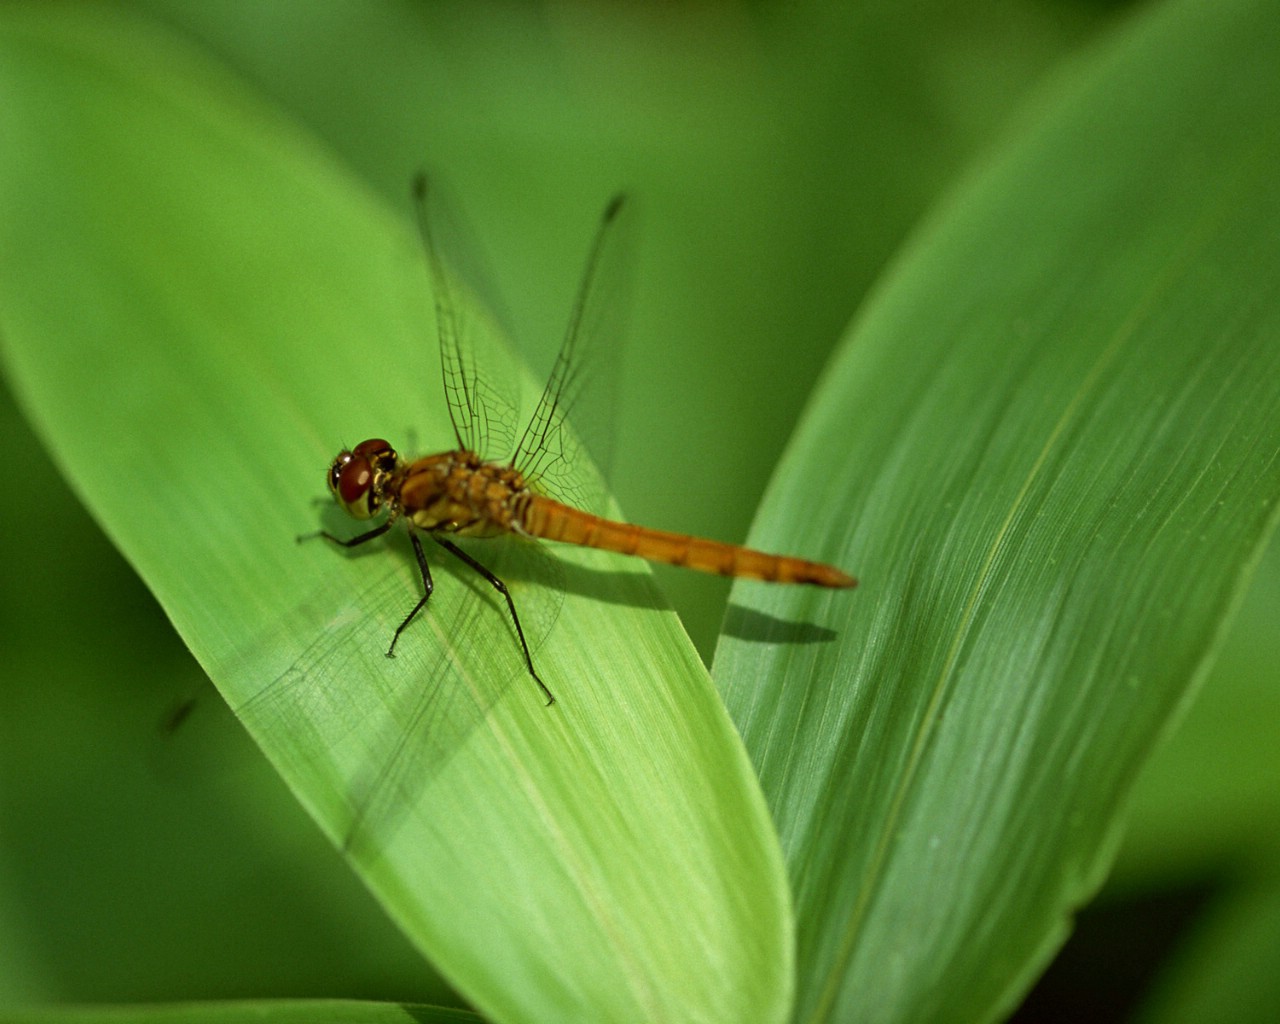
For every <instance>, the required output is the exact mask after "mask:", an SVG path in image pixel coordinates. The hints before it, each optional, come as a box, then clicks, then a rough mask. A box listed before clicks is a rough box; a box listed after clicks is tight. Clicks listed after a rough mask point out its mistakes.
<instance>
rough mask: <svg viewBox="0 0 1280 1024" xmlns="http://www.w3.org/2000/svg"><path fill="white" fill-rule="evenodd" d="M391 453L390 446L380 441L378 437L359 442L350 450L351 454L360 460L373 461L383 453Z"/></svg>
mask: <svg viewBox="0 0 1280 1024" xmlns="http://www.w3.org/2000/svg"><path fill="white" fill-rule="evenodd" d="M389 451H391V444H390V443H389V442H387V441H384V440H382V438H380V437H371V438H369V440H367V441H361V442H360V443H359V444H358V445H356V446H355V447H354V448H352V449H351V454H352V455H354V456H355V457H356V458H358V459H360V458H363V459H373V458H376V457H377V456H379V455H382V454H383V453H385V452H389Z"/></svg>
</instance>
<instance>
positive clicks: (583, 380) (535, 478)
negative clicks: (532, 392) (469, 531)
mask: <svg viewBox="0 0 1280 1024" xmlns="http://www.w3.org/2000/svg"><path fill="white" fill-rule="evenodd" d="M632 205H633V204H632V203H631V202H630V201H629V200H628V199H627V197H626V196H624V195H616V196H614V197H613V199H611V200H610V201H609V204H608V205H607V206H606V207H605V210H604V214H603V215H602V217H601V219H600V224H599V227H598V228H597V230H596V235H595V240H594V241H593V242H592V245H591V250H590V253H589V255H588V257H587V264H586V269H585V270H584V272H583V275H582V283H581V284H580V285H579V287H578V294H577V296H576V298H575V300H574V303H573V308H572V311H571V313H570V316H569V325H568V328H567V329H566V331H565V335H564V340H563V341H562V342H561V344H560V350H559V352H558V353H557V355H556V360H555V363H554V365H553V366H552V368H551V374H550V376H549V377H548V379H547V385H546V387H545V388H544V389H543V391H542V397H541V398H540V399H539V401H538V404H537V407H536V408H535V409H534V413H533V416H532V418H531V419H530V420H529V423H528V426H527V427H526V428H525V431H524V433H523V434H522V435H521V437H520V441H519V443H518V444H517V446H516V453H515V458H514V459H513V460H512V461H513V464H514V465H515V467H516V468H517V469H519V470H520V471H521V472H522V473H524V475H525V478H526V479H527V480H529V481H530V483H531V484H533V486H535V487H536V488H537V489H539V490H541V491H543V492H544V493H547V494H549V495H551V496H552V497H555V498H557V499H559V500H560V501H563V502H566V503H567V504H570V505H574V506H576V507H578V508H583V509H586V510H587V511H590V512H599V513H603V512H605V511H607V510H606V509H605V508H604V507H603V506H604V504H605V496H606V489H605V486H604V483H603V480H602V478H601V476H600V473H599V472H598V470H607V468H608V462H609V458H610V455H611V450H612V443H611V442H612V425H613V423H614V422H615V420H616V415H615V413H616V404H615V402H616V390H617V389H616V381H617V375H618V363H619V356H620V353H621V350H622V347H623V337H624V334H625V331H624V327H625V317H626V313H627V311H628V309H629V307H630V285H631V278H632V274H631V269H632V268H631V254H632V252H633V246H632V244H631V236H632V232H633V226H632V221H633V217H632ZM570 414H572V416H573V428H571V427H570V425H569V423H568V419H567V418H568V417H569V415H570ZM574 428H576V433H575V429H574ZM584 445H585V448H586V449H587V455H586V456H584V455H583V452H582V449H583V447H584ZM593 460H594V462H595V468H593V467H592V466H591V464H590V463H591V462H592V461H593Z"/></svg>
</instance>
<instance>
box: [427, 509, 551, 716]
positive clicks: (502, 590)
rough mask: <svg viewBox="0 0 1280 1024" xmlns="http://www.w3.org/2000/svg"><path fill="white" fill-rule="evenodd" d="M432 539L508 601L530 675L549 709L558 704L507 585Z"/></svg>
mask: <svg viewBox="0 0 1280 1024" xmlns="http://www.w3.org/2000/svg"><path fill="white" fill-rule="evenodd" d="M431 539H432V540H434V541H435V542H436V543H437V544H439V545H440V546H441V547H442V548H444V549H445V550H446V551H447V552H449V554H451V555H453V556H454V557H455V558H457V559H458V560H459V561H461V562H463V563H464V564H466V565H468V566H470V567H471V568H472V569H474V570H475V571H476V572H478V573H479V574H480V575H481V576H483V577H484V578H485V579H486V580H488V581H489V584H490V586H492V587H493V589H494V590H496V591H497V592H498V593H499V594H501V595H502V596H503V597H505V598H506V599H507V607H508V608H509V609H510V610H511V621H512V622H514V623H515V626H516V636H518V637H519V638H520V649H521V650H522V651H524V663H525V664H526V665H528V666H529V675H531V676H533V681H534V682H535V683H537V684H538V688H539V689H540V690H542V692H543V694H544V695H545V696H546V698H547V707H550V706H551V705H552V704H554V703H555V702H556V699H555V697H554V696H552V694H551V691H550V690H548V689H547V684H546V683H544V682H543V681H542V677H541V676H539V675H538V672H537V670H536V669H535V668H534V667H533V656H532V655H531V654H530V653H529V644H528V643H527V642H526V641H525V638H524V629H523V628H522V627H521V625H520V616H519V615H517V614H516V603H515V602H514V601H513V600H511V594H510V592H509V591H508V590H507V585H506V584H505V583H503V582H502V580H500V579H498V577H497V576H495V575H494V574H493V573H492V572H490V571H489V570H488V569H486V568H485V567H484V566H483V565H481V564H480V563H479V562H477V561H476V560H475V559H474V558H472V557H471V556H470V555H469V554H467V553H466V552H465V551H463V550H462V548H460V547H458V546H457V545H456V544H454V543H453V542H452V541H448V540H445V539H444V538H443V537H441V536H438V535H437V534H434V533H433V534H432V535H431ZM410 618H412V616H410Z"/></svg>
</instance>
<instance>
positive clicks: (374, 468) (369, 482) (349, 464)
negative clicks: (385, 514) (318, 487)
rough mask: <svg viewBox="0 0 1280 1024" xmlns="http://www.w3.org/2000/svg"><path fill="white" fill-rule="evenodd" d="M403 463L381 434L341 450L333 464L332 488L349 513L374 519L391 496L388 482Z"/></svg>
mask: <svg viewBox="0 0 1280 1024" xmlns="http://www.w3.org/2000/svg"><path fill="white" fill-rule="evenodd" d="M399 467H400V456H399V455H397V454H396V450H395V449H394V448H392V447H391V445H390V443H389V442H387V441H384V440H382V438H380V437H373V438H370V439H369V440H367V441H361V442H360V443H359V444H358V445H356V446H355V447H354V448H352V449H351V450H350V451H341V452H339V453H338V457H337V458H336V459H334V460H333V464H332V465H331V466H330V467H329V478H328V484H329V490H330V492H331V493H332V494H333V496H334V498H336V499H337V501H338V504H339V505H341V506H342V508H343V511H345V512H346V513H347V514H348V515H349V516H351V517H353V518H355V519H372V518H373V517H374V516H376V515H377V514H378V513H379V512H380V511H381V510H382V506H383V503H384V502H385V501H386V499H387V485H388V484H389V483H390V482H391V480H392V479H393V477H394V476H395V474H396V471H397V469H399Z"/></svg>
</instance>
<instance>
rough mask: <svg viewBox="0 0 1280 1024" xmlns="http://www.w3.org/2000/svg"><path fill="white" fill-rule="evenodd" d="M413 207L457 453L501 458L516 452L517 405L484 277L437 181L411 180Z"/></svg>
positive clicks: (422, 177) (474, 251) (480, 263)
mask: <svg viewBox="0 0 1280 1024" xmlns="http://www.w3.org/2000/svg"><path fill="white" fill-rule="evenodd" d="M413 192H414V205H415V208H416V211H417V216H418V230H419V232H420V233H421V235H422V245H423V250H424V252H425V254H426V260H427V269H428V272H429V274H430V279H431V290H432V295H433V298H434V300H435V311H436V330H437V333H438V334H439V341H440V369H441V375H442V378H443V383H444V394H445V400H446V402H447V403H448V407H449V417H450V419H451V420H452V421H453V429H454V434H455V436H456V439H457V442H458V447H459V448H464V449H466V450H467V451H471V452H475V453H476V454H478V455H480V456H481V457H482V458H485V459H506V458H508V457H509V456H510V454H511V452H512V451H513V450H514V449H515V433H516V425H517V423H518V422H519V414H518V410H519V404H518V402H517V400H516V394H515V391H514V390H512V389H511V388H510V387H509V386H507V382H508V381H509V380H510V378H511V373H510V368H509V363H510V359H511V357H510V355H509V354H507V353H503V352H500V351H499V350H498V349H499V346H500V344H501V342H500V341H499V340H498V339H500V338H502V337H504V336H509V334H507V332H505V331H504V330H503V324H502V323H501V319H502V318H501V315H500V313H499V312H498V310H499V308H500V307H499V306H498V305H497V304H496V302H495V300H494V297H493V294H492V291H491V290H487V289H486V288H485V282H486V281H488V280H489V279H490V278H489V276H488V275H487V274H486V273H485V272H484V269H483V267H484V261H483V260H482V259H481V258H480V256H479V255H478V250H477V248H476V246H475V245H474V243H472V242H471V241H470V237H471V236H470V234H469V232H467V231H466V230H465V229H464V228H463V227H462V225H461V222H460V221H459V219H458V214H457V213H456V212H455V209H454V207H453V204H451V203H449V202H447V201H446V200H445V198H443V197H442V194H441V193H442V190H441V187H440V186H439V184H438V183H436V182H434V181H431V182H428V179H427V176H426V175H425V174H420V175H418V177H417V178H415V179H414V187H413Z"/></svg>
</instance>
